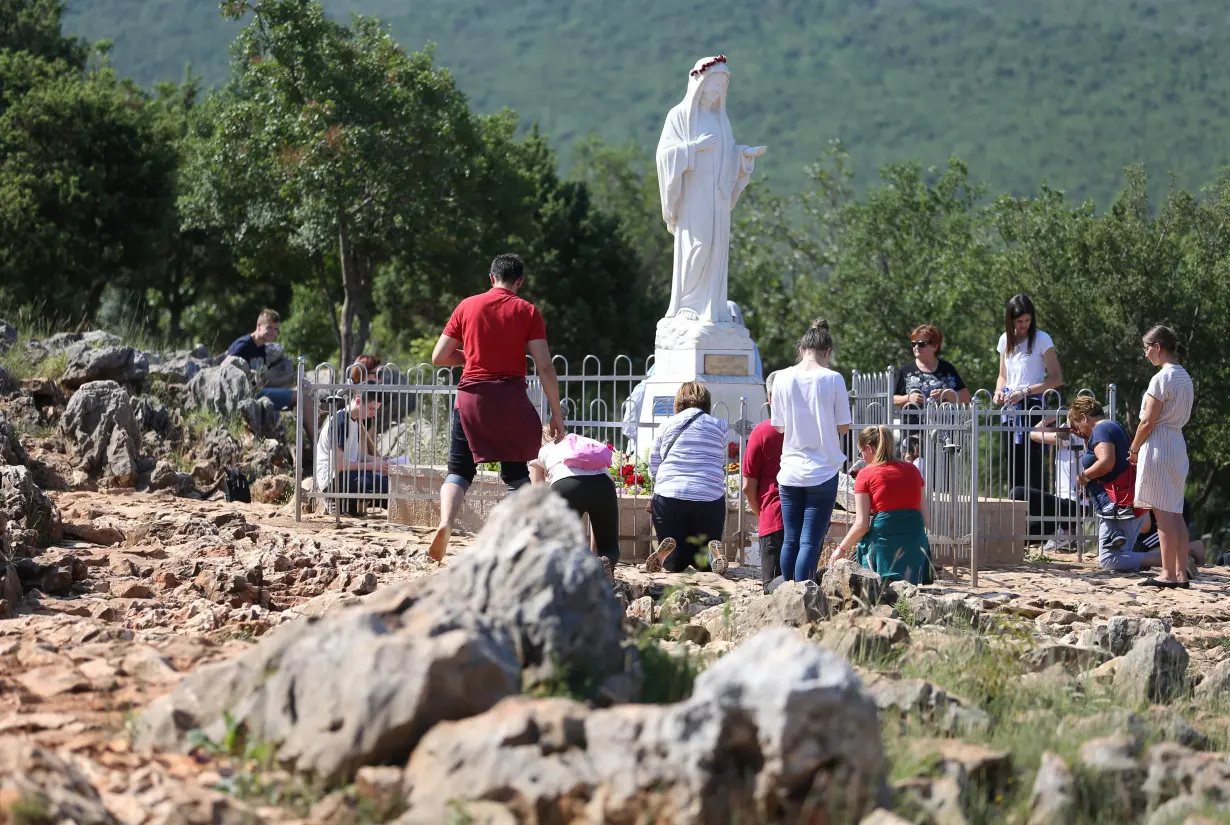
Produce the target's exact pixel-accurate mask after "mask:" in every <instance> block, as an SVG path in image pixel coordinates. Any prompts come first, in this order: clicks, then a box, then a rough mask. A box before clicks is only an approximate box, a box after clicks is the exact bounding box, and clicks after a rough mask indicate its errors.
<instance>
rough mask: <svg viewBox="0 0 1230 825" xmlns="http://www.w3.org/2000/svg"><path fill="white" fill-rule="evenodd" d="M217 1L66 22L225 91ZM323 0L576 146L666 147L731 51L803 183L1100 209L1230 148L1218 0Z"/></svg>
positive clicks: (88, 0) (1182, 175) (1218, 158)
mask: <svg viewBox="0 0 1230 825" xmlns="http://www.w3.org/2000/svg"><path fill="white" fill-rule="evenodd" d="M211 5H212V4H210V3H208V2H198V3H189V4H184V3H180V2H175V0H80V1H79V2H75V3H73V4H72V9H71V12H70V14H69V17H68V20H69V26H70V29H71V30H72V31H75V32H82V33H85V34H88V35H89V36H91V37H112V38H114V39H115V59H116V61H117V64H118V65H119V66H120V67H121V68H122V70H123V71H125V72H127V73H130V74H132V75H133V76H135V77H136V78H137V79H138V80H139V81H140V82H142V83H144V84H147V85H150V84H152V83H154V82H155V81H158V80H162V79H165V78H168V77H178V76H179V75H180V74H181V72H182V71H183V66H184V63H185V61H191V62H192V64H193V65H194V66H197V67H199V68H200V69H201V70H202V71H203V72H204V75H205V77H206V78H207V79H208V80H209V81H210V82H211V83H215V84H220V83H223V82H224V81H225V79H226V68H227V67H226V61H225V58H224V54H225V48H226V44H227V43H228V42H229V41H230V40H231V39H232V38H233V36H234V27H233V26H231V25H228V24H227V23H226V22H225V21H222V20H219V19H218V17H217V15H216V14H215V13H214V10H213V8H211ZM326 7H327V8H328V10H329V12H330V13H331V14H333V15H336V16H338V17H345V16H346V15H348V14H350V13H351V12H353V11H361V12H363V13H365V14H373V15H377V16H379V17H380V18H381V19H382V20H384V21H385V22H387V23H388V24H389V25H390V27H391V29H392V31H393V33H394V34H395V35H396V37H397V38H398V39H399V40H401V42H403V43H406V44H409V45H412V46H413V47H415V48H417V47H419V46H420V45H421V44H423V43H426V42H428V41H433V42H435V43H436V44H438V46H437V55H438V57H439V59H440V60H441V61H442V62H443V63H444V64H445V65H448V66H450V67H452V68H453V70H454V72H455V75H456V78H457V80H458V83H459V85H460V87H461V88H462V89H463V90H464V91H465V92H466V93H467V95H468V96H469V97H470V98H471V99H472V100H473V101H474V105H475V107H476V108H477V110H479V111H482V112H496V111H499V110H500V109H501V108H503V107H505V106H511V107H513V108H515V109H516V110H517V111H519V112H521V113H523V114H524V115H525V116H526V118H527V119H528V121H529V122H533V123H538V124H540V125H541V127H542V128H543V130H544V131H545V132H546V133H548V134H550V135H551V136H552V138H553V140H554V141H556V146H557V147H558V148H560V149H561V150H564V151H566V150H567V149H568V148H569V147H570V146H572V145H573V144H574V142H575V141H576V140H578V139H579V138H580V137H582V136H584V135H587V134H589V133H590V132H592V131H594V130H595V129H600V130H601V131H602V134H603V137H604V138H606V139H607V140H609V141H611V142H614V143H617V144H622V143H624V142H626V141H628V140H630V139H633V140H635V141H636V142H637V143H638V144H639V145H641V146H643V147H646V148H651V147H652V146H653V145H654V143H655V142H656V141H657V138H658V134H659V131H660V130H661V128H662V121H663V118H664V116H665V113H666V110H667V108H668V107H669V106H670V105H671V104H673V103H675V102H677V101H678V100H679V99H680V98H681V97H682V96H683V92H684V87H685V85H686V81H687V71H688V69H690V68H691V66H692V62H693V61H694V60H695V59H696V58H698V57H700V56H702V55H706V54H715V53H717V52H724V53H726V54H727V55H729V56H730V60H731V63H730V65H731V70H732V72H733V80H734V86H732V90H731V100H730V106H731V114H732V120H733V121H734V124H735V127H736V130H737V132H736V134H738V135H746V136H747V137H746V138H741V139H745V140H746V142H749V143H755V142H761V141H765V142H768V143H769V144H770V148H769V153H768V154H767V155H766V156H765V157H764V158H762V159H761V160H760V161H758V162H757V172H758V173H760V172H761V170H763V171H764V172H765V173H767V174H768V175H769V176H770V177H771V179H772V180H773V181H774V185H775V186H778V187H787V188H794V187H795V185H796V184H798V183H805V180H803V179H802V178H800V176H799V175H798V170H799V169H800V168H801V167H802V166H803V165H804V164H805V163H807V162H809V161H810V160H811V159H813V158H814V157H816V156H817V155H818V154H819V153H820V151H821V149H822V148H823V147H824V145H825V142H826V141H827V140H829V139H830V138H832V137H840V138H842V139H843V140H844V141H845V143H846V145H848V146H850V147H852V148H853V149H854V150H855V152H856V155H857V158H858V167H857V172H858V177H859V180H860V181H861V182H863V185H867V184H869V183H871V182H872V181H873V179H874V175H875V172H876V170H877V169H879V168H880V167H881V166H882V165H884V164H886V163H890V162H893V161H897V160H902V159H916V160H919V161H921V162H922V164H923V165H924V167H926V166H930V165H931V164H938V163H943V161H944V159H945V158H947V157H948V156H949V155H951V154H952V153H954V152H956V153H958V154H959V155H961V157H963V158H964V159H966V160H967V161H968V162H969V163H970V166H971V168H973V169H976V170H978V171H979V175H980V177H979V180H983V181H986V182H987V183H988V184H989V185H990V187H991V189H992V191H995V192H1004V191H1007V192H1012V193H1014V194H1017V195H1020V194H1024V193H1027V192H1029V191H1032V189H1033V188H1034V187H1035V186H1036V185H1037V182H1038V181H1039V180H1042V179H1046V180H1048V181H1050V182H1051V183H1052V184H1054V185H1056V186H1057V187H1059V188H1060V189H1062V190H1066V191H1067V192H1069V193H1072V194H1074V195H1075V196H1076V197H1077V198H1078V200H1083V199H1085V198H1087V197H1092V198H1094V199H1095V200H1096V201H1097V202H1098V203H1099V204H1104V203H1107V202H1109V200H1110V199H1111V198H1112V197H1113V196H1114V194H1115V192H1116V191H1117V190H1118V186H1119V181H1118V177H1119V172H1120V170H1121V169H1122V168H1123V167H1124V166H1126V165H1127V164H1129V163H1134V162H1138V161H1139V162H1143V163H1145V164H1146V165H1147V167H1148V168H1149V169H1150V171H1151V172H1152V173H1153V174H1156V175H1164V174H1165V173H1166V172H1168V171H1170V170H1174V171H1175V172H1176V173H1178V175H1179V180H1180V181H1181V182H1182V183H1183V184H1184V185H1186V186H1188V187H1195V186H1198V185H1199V184H1200V183H1202V182H1203V181H1206V180H1207V179H1208V177H1209V174H1210V172H1211V170H1213V169H1215V168H1216V167H1217V166H1218V165H1220V164H1221V163H1223V162H1224V159H1225V158H1226V157H1228V156H1230V150H1228V146H1227V138H1226V137H1225V136H1223V134H1222V130H1220V129H1219V128H1218V123H1219V120H1220V117H1221V115H1222V111H1221V108H1222V104H1221V103H1220V101H1222V100H1224V99H1226V97H1227V88H1226V84H1227V80H1226V78H1227V77H1230V72H1228V71H1227V69H1228V68H1230V63H1228V61H1230V48H1227V47H1228V46H1230V43H1228V38H1230V32H1228V31H1227V30H1226V29H1225V28H1224V27H1223V26H1222V25H1220V22H1221V20H1222V16H1223V13H1224V7H1223V6H1222V4H1220V3H1218V2H1217V0H1173V1H1172V2H1168V3H1155V2H1150V3H1131V2H1126V0H1114V1H1113V2H1097V0H1074V2H1063V1H1062V0H1044V2H1039V3H1007V2H989V0H988V1H984V2H978V3H970V2H957V0H927V2H921V3H883V2H879V3H877V2H871V1H870V0H860V1H859V2H837V0H824V2H816V3H810V4H799V3H782V2H777V3H763V4H757V5H756V6H754V7H751V8H749V7H748V6H747V4H745V3H740V2H737V0H715V2H712V3H709V4H707V5H705V6H704V7H703V10H701V8H700V7H698V6H697V5H696V4H695V3H685V2H680V0H664V2H656V3H649V2H635V3H634V2H623V3H605V2H601V0H577V2H573V3H569V4H567V5H566V6H560V5H559V4H556V3H552V2H550V0H527V2H522V3H491V2H487V0H423V1H422V2H418V3H415V4H413V5H407V4H405V3H400V2H397V1H396V0H328V2H327V3H326ZM562 43H566V44H567V47H566V48H561V44H562ZM1159 180H1160V178H1159ZM1163 189H1164V187H1162V188H1160V189H1158V190H1156V191H1155V192H1154V195H1155V196H1156V195H1160V194H1161V193H1162V191H1163Z"/></svg>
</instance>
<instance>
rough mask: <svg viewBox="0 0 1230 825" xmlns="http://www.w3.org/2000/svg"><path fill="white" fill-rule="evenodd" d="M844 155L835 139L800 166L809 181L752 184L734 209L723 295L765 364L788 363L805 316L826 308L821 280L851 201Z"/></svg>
mask: <svg viewBox="0 0 1230 825" xmlns="http://www.w3.org/2000/svg"><path fill="white" fill-rule="evenodd" d="M849 160H850V156H849V154H848V153H847V152H846V151H845V149H844V147H842V145H841V143H840V142H837V141H834V142H833V143H832V144H830V145H829V147H828V148H827V149H826V150H825V153H824V155H823V156H822V157H821V159H820V160H819V161H818V162H817V163H814V164H812V165H810V166H808V167H807V168H806V169H805V170H804V174H805V176H806V178H807V180H808V182H809V186H807V187H804V188H803V189H802V190H801V191H799V192H796V193H794V194H791V195H788V196H785V197H782V196H778V195H774V194H773V193H772V192H771V191H769V189H768V187H766V186H764V185H763V184H757V185H756V186H755V187H754V188H749V191H748V192H747V193H745V194H744V196H743V198H741V199H740V201H739V208H738V209H736V210H735V223H734V226H733V229H732V233H731V259H730V297H731V298H732V299H733V300H734V301H735V302H736V303H738V304H739V306H740V308H742V309H743V311H744V318H745V319H746V321H747V325H748V329H749V331H750V332H751V334H752V338H753V340H755V341H756V343H757V346H759V348H760V354H761V359H762V360H763V361H764V365H765V370H766V371H771V370H773V369H778V368H781V367H786V366H789V365H791V364H793V363H795V361H796V353H795V346H796V344H797V343H798V340H799V337H800V336H801V335H802V333H803V331H804V330H805V329H806V328H807V326H808V325H809V323H810V322H811V321H812V320H813V319H814V318H816V317H817V316H826V315H832V314H833V308H832V307H831V305H830V304H829V302H828V301H827V300H826V295H827V290H828V282H829V279H830V278H831V277H832V275H833V270H834V267H835V266H836V265H837V252H838V249H840V246H841V237H842V233H843V232H844V231H845V229H846V209H847V207H848V206H849V204H850V203H852V202H853V200H854V189H853V186H852V173H851V171H850V165H849ZM842 349H843V351H844V350H845V347H844V345H843V347H842Z"/></svg>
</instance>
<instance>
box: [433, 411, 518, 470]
mask: <svg viewBox="0 0 1230 825" xmlns="http://www.w3.org/2000/svg"><path fill="white" fill-rule="evenodd" d="M477 474H478V465H477V464H475V463H474V453H473V452H472V451H471V450H470V442H469V441H467V440H466V433H465V430H464V429H462V427H461V413H460V412H458V411H457V410H453V426H452V432H451V433H450V438H449V443H448V476H447V477H445V479H444V480H445V482H452V483H453V484H457V485H459V486H461V487H462V488H464V489H466V490H468V489H470V485H471V484H473V483H474V476H475V475H477ZM500 479H501V480H503V482H504V483H505V484H507V485H508V489H509V490H516V489H517V488H518V487H521V486H523V485H525V484H529V483H530V467H529V463H528V462H526V461H501V462H500Z"/></svg>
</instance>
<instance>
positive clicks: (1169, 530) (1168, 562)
mask: <svg viewBox="0 0 1230 825" xmlns="http://www.w3.org/2000/svg"><path fill="white" fill-rule="evenodd" d="M1142 343H1143V344H1144V347H1145V357H1146V358H1148V359H1149V363H1150V364H1152V365H1153V366H1155V367H1158V371H1157V373H1156V374H1154V376H1153V378H1152V379H1151V380H1150V381H1149V389H1147V390H1145V397H1144V401H1143V402H1142V404H1141V408H1140V426H1139V427H1137V428H1136V437H1135V438H1134V439H1132V447H1131V450H1130V452H1129V454H1128V460H1129V461H1131V462H1132V463H1133V464H1136V465H1137V467H1136V506H1137V507H1143V508H1146V509H1148V510H1152V511H1153V518H1154V520H1155V521H1156V522H1157V533H1158V537H1159V538H1160V539H1161V548H1160V549H1161V555H1162V572H1161V573H1160V574H1159V575H1158V576H1157V577H1156V578H1152V579H1146V580H1145V581H1144V584H1145V585H1147V586H1149V587H1182V588H1188V587H1190V586H1191V585H1189V584H1188V581H1187V580H1188V575H1189V572H1190V569H1189V567H1188V559H1189V558H1190V555H1189V553H1190V546H1189V538H1188V534H1187V524H1186V523H1185V522H1184V521H1183V487H1184V484H1185V482H1186V481H1187V444H1186V443H1185V442H1184V440H1183V426H1184V425H1185V424H1187V420H1188V418H1190V417H1191V411H1192V396H1193V391H1192V379H1191V376H1189V375H1188V374H1187V370H1185V369H1183V367H1182V366H1180V365H1179V356H1180V355H1181V354H1182V352H1183V346H1182V345H1181V344H1180V343H1179V338H1178V336H1177V335H1175V333H1174V330H1172V329H1170V328H1169V327H1163V326H1156V327H1154V328H1153V329H1151V330H1149V331H1148V332H1146V333H1145V336H1144V338H1143V339H1142Z"/></svg>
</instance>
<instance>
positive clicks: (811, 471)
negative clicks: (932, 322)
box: [769, 318, 850, 581]
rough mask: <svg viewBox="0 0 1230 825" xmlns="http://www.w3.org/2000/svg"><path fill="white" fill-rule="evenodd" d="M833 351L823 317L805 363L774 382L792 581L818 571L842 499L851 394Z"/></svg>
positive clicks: (803, 346) (807, 337) (811, 335)
mask: <svg viewBox="0 0 1230 825" xmlns="http://www.w3.org/2000/svg"><path fill="white" fill-rule="evenodd" d="M832 357H833V336H832V335H831V334H830V333H829V325H828V322H827V321H825V320H824V319H823V318H821V319H819V320H817V321H816V322H815V323H813V324H812V325H811V326H810V327H808V329H807V332H805V333H803V337H802V338H801V339H799V363H798V364H796V365H795V366H793V367H790V368H789V369H785V370H781V371H780V372H778V373H777V377H776V379H775V380H774V383H773V405H772V413H771V416H770V419H769V420H770V421H771V422H772V424H773V426H774V427H775V428H776V429H777V431H778V432H780V433H782V435H783V443H782V463H781V470H779V471H778V474H777V485H778V494H779V497H780V498H781V504H782V522H783V526H784V528H785V535H784V537H783V539H782V553H781V568H782V578H784V579H785V580H786V581H804V580H806V579H810V578H811V577H812V576H813V575H815V572H816V566H817V565H818V564H819V562H820V548H821V546H822V545H823V544H824V537H825V535H826V534H827V533H828V530H829V522H830V521H831V520H832V517H833V504H834V503H835V502H836V501H837V476H838V473H839V472H840V471H841V465H842V463H843V462H844V461H845V454H844V452H843V451H842V444H841V439H842V437H843V436H845V435H846V433H848V432H850V397H849V394H848V392H847V391H846V382H845V379H844V378H842V377H841V375H840V374H839V373H837V372H834V371H833V370H831V369H829V362H830V361H831V360H832Z"/></svg>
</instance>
